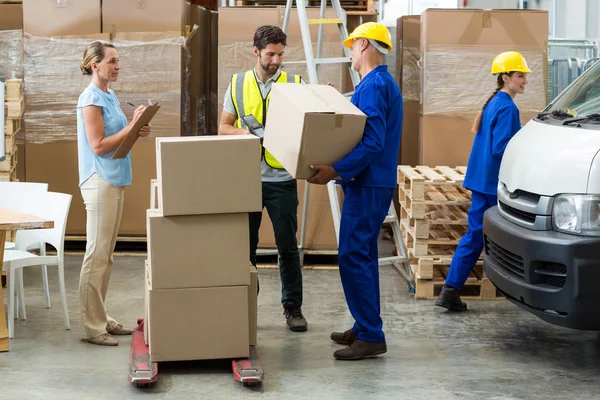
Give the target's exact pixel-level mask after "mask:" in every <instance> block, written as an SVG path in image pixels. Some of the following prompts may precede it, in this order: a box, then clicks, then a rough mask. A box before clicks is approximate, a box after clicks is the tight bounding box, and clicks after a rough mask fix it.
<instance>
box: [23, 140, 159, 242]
mask: <svg viewBox="0 0 600 400" xmlns="http://www.w3.org/2000/svg"><path fill="white" fill-rule="evenodd" d="M154 149H155V144H154V142H153V140H148V139H146V138H141V139H140V140H138V142H137V143H136V144H135V146H134V147H133V150H132V153H131V167H132V170H133V179H132V183H131V186H128V187H126V188H125V203H124V205H123V216H122V218H121V225H120V228H119V235H121V236H145V235H146V208H147V207H146V204H148V203H149V202H150V180H151V179H152V178H153V177H155V176H156V168H155V160H156V156H155V151H154ZM21 160H23V159H19V163H21ZM24 160H25V161H24V165H25V168H26V171H27V174H26V177H27V181H28V182H46V183H48V184H49V186H48V190H50V191H54V192H61V193H68V194H70V195H72V196H73V200H72V201H71V207H70V209H69V218H68V220H67V232H66V233H67V235H69V236H79V235H85V225H86V212H85V205H84V204H83V198H82V197H81V191H80V189H79V187H78V183H79V173H78V167H77V142H76V141H73V140H70V141H56V142H48V143H27V147H26V151H25V158H24ZM140 205H143V206H140Z"/></svg>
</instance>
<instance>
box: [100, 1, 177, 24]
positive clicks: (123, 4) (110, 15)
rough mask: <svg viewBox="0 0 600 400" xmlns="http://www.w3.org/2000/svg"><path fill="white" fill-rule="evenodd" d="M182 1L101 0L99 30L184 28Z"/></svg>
mask: <svg viewBox="0 0 600 400" xmlns="http://www.w3.org/2000/svg"><path fill="white" fill-rule="evenodd" d="M184 5H185V1H184V0H102V32H111V30H112V29H113V27H114V28H115V29H116V32H166V31H179V32H181V31H183V20H184V14H183V13H184Z"/></svg>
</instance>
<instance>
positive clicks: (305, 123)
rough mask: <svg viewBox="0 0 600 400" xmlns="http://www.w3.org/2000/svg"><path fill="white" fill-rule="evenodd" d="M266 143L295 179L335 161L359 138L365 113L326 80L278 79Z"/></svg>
mask: <svg viewBox="0 0 600 400" xmlns="http://www.w3.org/2000/svg"><path fill="white" fill-rule="evenodd" d="M268 112H269V121H268V123H267V125H266V127H265V139H264V146H265V148H266V149H267V150H269V151H270V152H271V154H273V156H274V157H275V158H276V159H277V160H278V161H279V162H280V163H281V165H283V166H284V167H285V169H286V170H287V171H288V172H289V173H290V175H292V176H293V177H294V178H296V179H308V178H310V177H312V176H313V175H314V174H315V171H314V170H313V169H311V168H310V165H311V164H326V165H332V164H335V163H336V162H338V161H339V160H341V159H342V158H343V157H344V156H345V155H346V154H348V153H350V152H351V151H352V150H353V149H354V148H355V147H356V145H357V144H358V143H359V142H360V140H361V139H362V136H363V131H364V127H365V122H366V119H367V117H366V115H365V114H364V113H363V112H362V111H360V110H359V109H358V108H357V107H356V106H355V105H353V104H352V103H351V102H350V101H349V100H348V99H347V98H345V97H344V96H343V95H342V94H341V93H340V92H338V91H337V90H336V89H335V88H332V87H331V86H327V85H290V84H284V83H275V84H273V87H272V89H271V101H270V102H269V111H268Z"/></svg>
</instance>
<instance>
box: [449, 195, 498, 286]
mask: <svg viewBox="0 0 600 400" xmlns="http://www.w3.org/2000/svg"><path fill="white" fill-rule="evenodd" d="M497 201H498V197H497V196H496V195H492V194H484V193H480V192H475V191H472V192H471V208H469V230H468V231H467V233H466V234H465V235H464V236H463V237H462V239H461V240H460V243H459V244H458V248H457V249H456V252H455V253H454V257H453V258H452V263H451V264H450V271H448V276H447V277H446V285H447V286H452V287H453V288H456V289H458V290H461V289H462V288H463V286H464V285H465V282H466V281H467V278H468V277H469V274H470V273H471V271H472V270H473V267H474V266H475V264H476V263H477V260H478V259H479V256H480V255H481V252H482V251H483V214H484V213H485V212H486V211H487V210H488V209H489V208H491V207H493V206H495V205H496V204H497Z"/></svg>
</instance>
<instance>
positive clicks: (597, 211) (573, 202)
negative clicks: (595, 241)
mask: <svg viewBox="0 0 600 400" xmlns="http://www.w3.org/2000/svg"><path fill="white" fill-rule="evenodd" d="M552 226H553V228H554V229H555V230H557V231H561V232H565V233H571V234H575V235H582V236H600V196H595V195H567V194H564V195H560V196H557V197H556V198H555V199H554V207H553V209H552Z"/></svg>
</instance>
